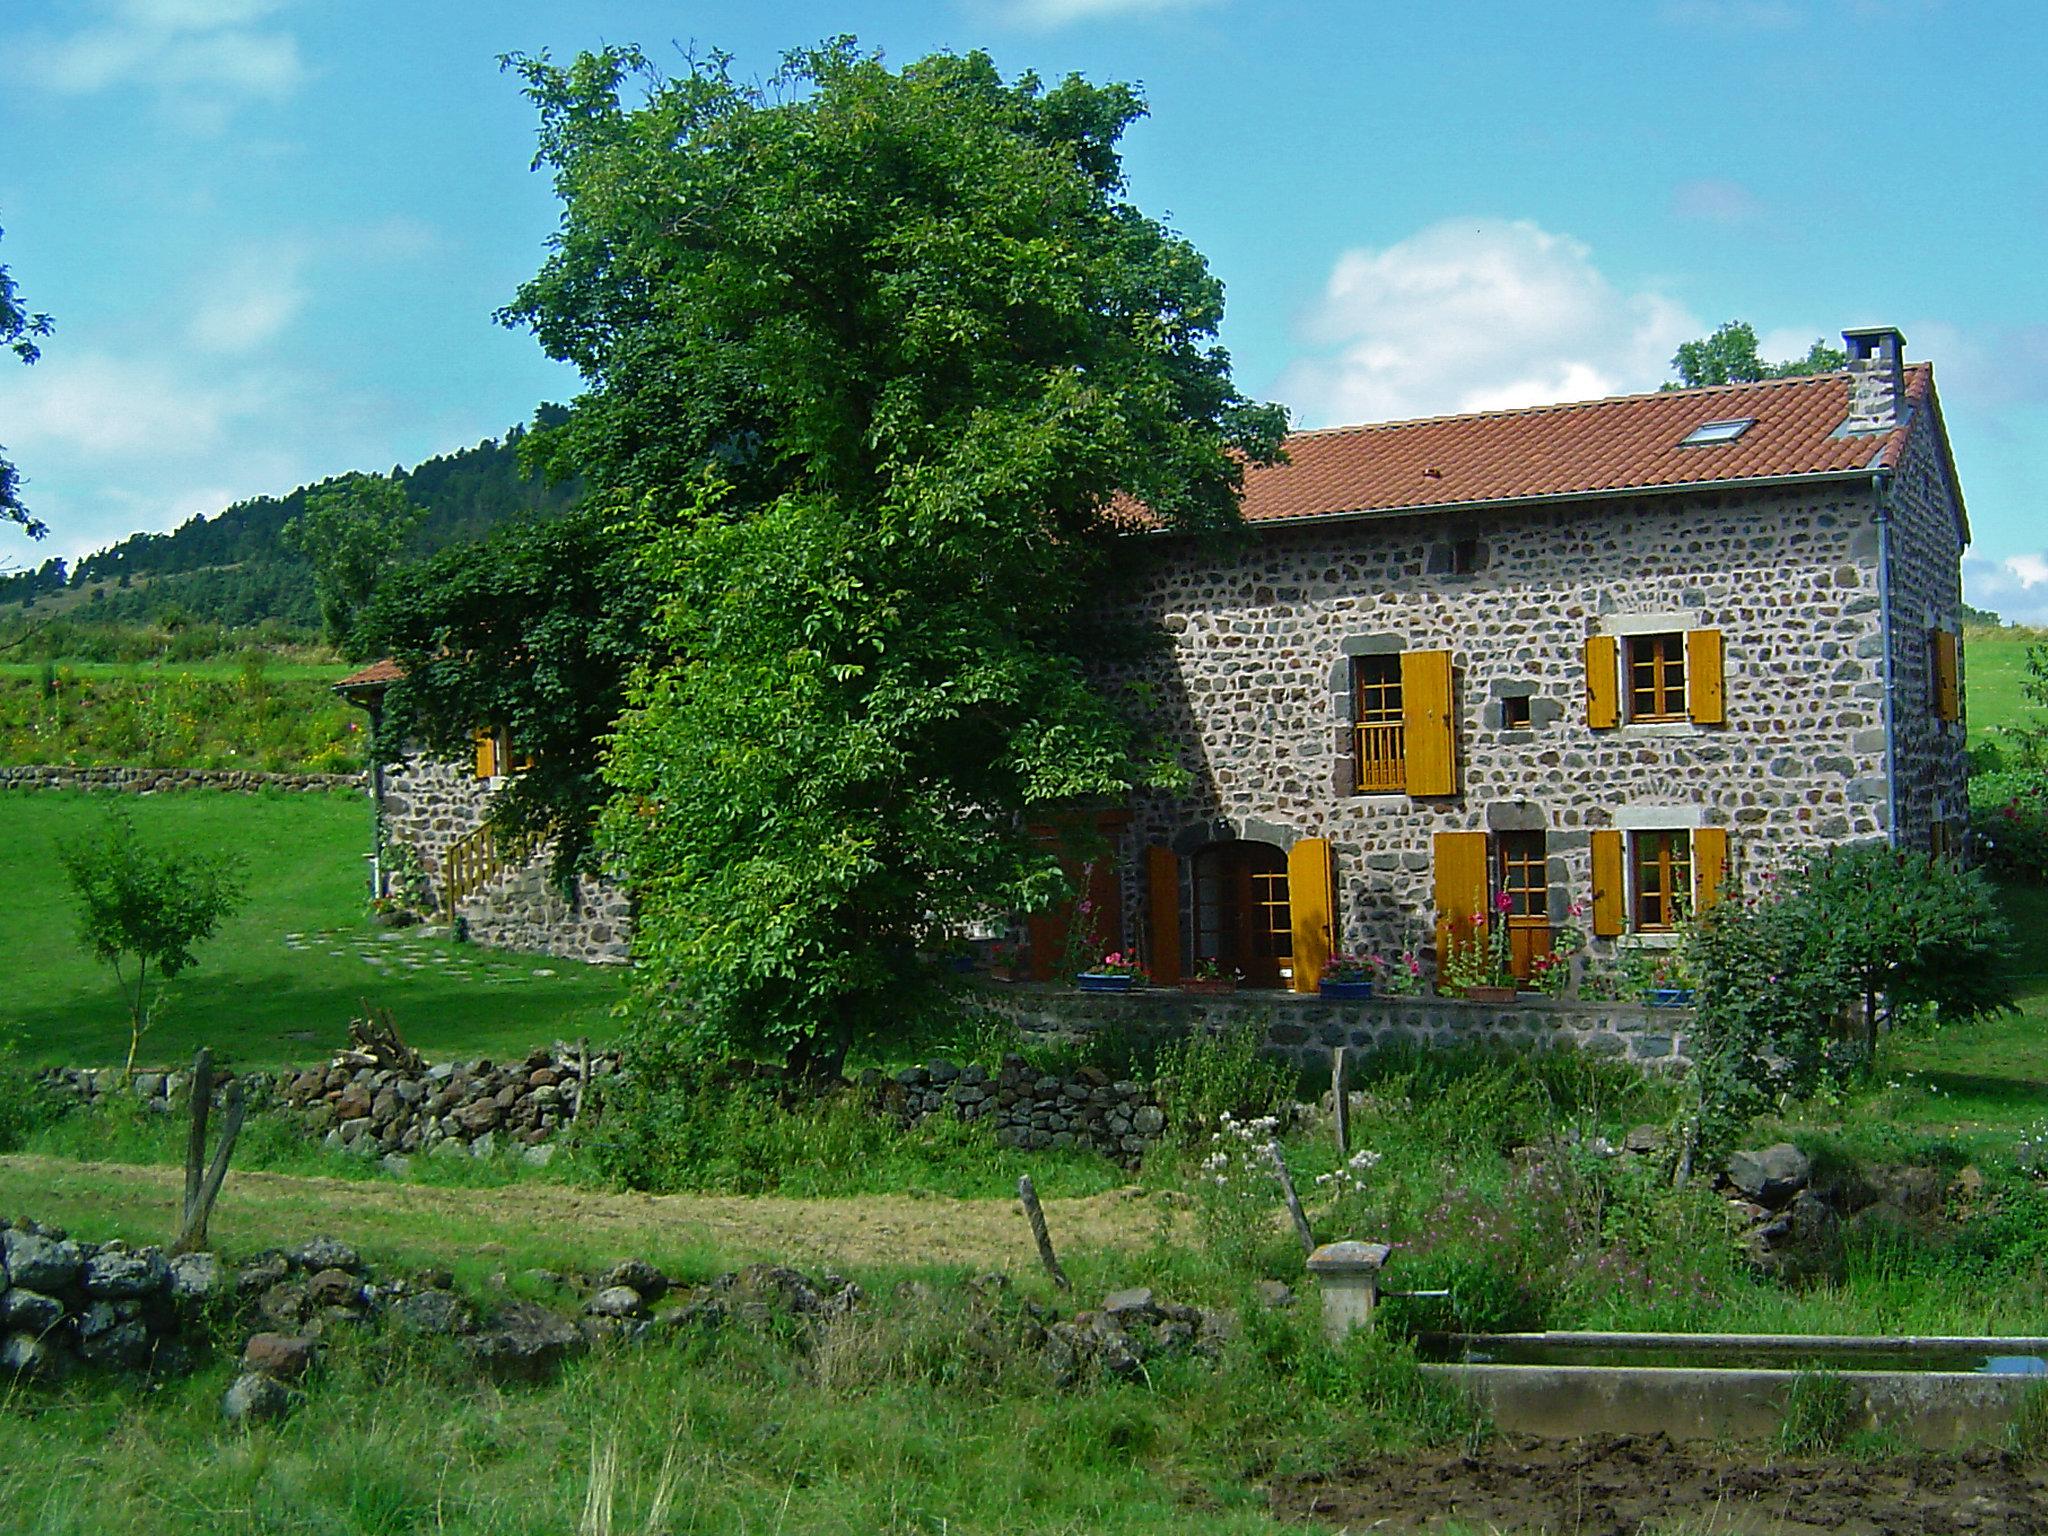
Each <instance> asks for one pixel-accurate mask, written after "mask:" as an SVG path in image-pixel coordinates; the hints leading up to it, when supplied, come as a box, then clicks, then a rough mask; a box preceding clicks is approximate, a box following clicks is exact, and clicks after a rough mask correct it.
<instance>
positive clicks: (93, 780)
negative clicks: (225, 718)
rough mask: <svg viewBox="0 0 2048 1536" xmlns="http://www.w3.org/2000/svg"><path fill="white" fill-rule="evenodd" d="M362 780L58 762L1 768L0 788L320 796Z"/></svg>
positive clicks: (346, 775)
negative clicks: (222, 791) (226, 791)
mask: <svg viewBox="0 0 2048 1536" xmlns="http://www.w3.org/2000/svg"><path fill="white" fill-rule="evenodd" d="M364 782H365V780H364V776H363V775H362V774H360V773H259V772H257V771H255V770H253V769H245V768H74V767H70V766H67V765H65V764H62V763H31V764H27V765H25V766H19V767H13V768H0V790H6V789H112V790H121V791H125V792H127V793H129V794H137V795H152V794H156V793H158V792H159V791H162V790H173V789H232V790H241V791H243V792H245V793H254V792H255V791H256V790H259V789H276V790H285V791H291V792H305V793H311V794H324V793H326V792H327V791H329V790H336V789H361V788H362V787H363V785H364Z"/></svg>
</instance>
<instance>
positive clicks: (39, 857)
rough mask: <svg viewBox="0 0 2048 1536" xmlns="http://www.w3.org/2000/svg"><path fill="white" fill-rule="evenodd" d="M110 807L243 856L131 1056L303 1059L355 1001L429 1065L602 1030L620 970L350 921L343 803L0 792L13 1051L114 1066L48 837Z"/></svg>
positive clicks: (337, 1038) (365, 842) (363, 837)
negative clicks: (214, 920) (380, 1015)
mask: <svg viewBox="0 0 2048 1536" xmlns="http://www.w3.org/2000/svg"><path fill="white" fill-rule="evenodd" d="M116 798H119V800H120V803H121V804H122V805H124V806H125V807H126V808H127V809H128V810H129V812H130V813H131V814H132V815H133V816H134V817H135V821H136V825H137V827H138V828H139V829H140V830H141V831H142V832H143V833H144V834H145V835H146V836H148V837H152V838H155V839H160V840H162V841H164V842H167V843H176V844H179V845H182V846H187V847H198V848H225V849H233V850H236V851H238V852H240V853H241V854H242V855H243V857H244V858H245V859H246V860H247V868H248V876H249V902H248V905H247V906H246V907H245V908H243V910H242V911H241V912H240V913H239V914H238V915H237V916H235V917H233V918H231V919H229V921H228V922H227V923H226V924H224V925H223V927H222V930H221V932H220V934H219V935H218V936H217V937H216V938H214V939H213V940H212V941H211V942H209V943H208V944H206V945H204V946H203V947H202V948H201V949H200V950H199V959H198V964H197V965H195V966H194V967H193V968H192V969H191V970H189V971H187V972H186V973H185V974H184V975H183V976H181V977H179V978H178V979H177V980H176V981H174V982H172V983H171V984H170V987H169V989H168V992H167V993H166V995H165V998H164V1001H163V1004H162V1006H161V1008H160V1010H159V1013H158V1022H157V1025H156V1027H155V1029H154V1030H153V1031H152V1032H151V1033H150V1035H149V1036H148V1037H147V1038H146V1039H145V1040H144V1042H143V1048H142V1059H143V1060H145V1061H149V1062H154V1063H159V1064H162V1063H174V1062H184V1061H186V1060H189V1059H190V1057H191V1055H192V1053H193V1051H194V1050H196V1049H197V1048H198V1047H199V1046H201V1045H210V1046H212V1047H213V1049H214V1051H215V1053H216V1055H220V1056H224V1057H225V1058H226V1059H228V1060H230V1061H234V1062H239V1063H242V1064H245V1065H252V1066H253V1065H277V1064H283V1063H293V1062H311V1061H316V1060H320V1059H322V1058H324V1057H325V1056H327V1055H328V1054H329V1053H330V1052H331V1051H333V1050H334V1049H335V1048H336V1047H337V1046H339V1045H340V1043H341V1042H342V1040H343V1038H344V1036H345V1033H346V1030H347V1025H348V1020H349V1019H350V1017H351V1016H352V1015H354V1014H356V1013H359V1012H360V1011H361V1008H362V1005H363V1004H364V1003H365V1002H367V1003H369V1004H370V1005H371V1006H373V1007H380V1008H389V1009H390V1010H391V1011H392V1013H393V1015H394V1016H395V1017H396V1018H397V1021H398V1025H399V1029H400V1030H401V1032H402V1033H403V1034H404V1035H405V1037H406V1039H408V1040H409V1041H410V1042H411V1043H412V1044H413V1045H415V1046H416V1047H418V1048H419V1049H420V1050H422V1051H424V1052H426V1053H427V1055H428V1056H430V1057H434V1058H443V1057H449V1056H474V1055H503V1054H507V1053H510V1052H514V1051H524V1050H528V1049H531V1048H532V1047H534V1046H536V1045H541V1044H545V1043H546V1042H548V1041H550V1040H553V1039H555V1038H557V1037H568V1038H574V1037H575V1036H577V1035H579V1034H589V1035H593V1036H599V1037H602V1036H604V1035H606V1034H607V1033H608V1032H609V1029H610V1017H609V1013H610V1009H611V1006H612V1004H613V1003H615V1002H616V1001H617V1000H618V999H619V997H620V996H621V994H622V992H623V989H624V982H625V976H624V973H623V972H622V971H621V970H618V969H610V968H603V967H596V966H586V965H579V964H577V963H576V962H574V961H569V960H556V959H552V958H549V957H545V956H529V955H514V954H508V953H506V952H504V951H499V950H488V949H482V948H478V947H475V946H471V945H458V944H454V943H452V942H449V941H445V940H426V939H421V938H418V937H416V936H414V935H413V934H411V933H409V932H407V931H406V930H402V929H396V930H395V929H385V928H379V927H376V926H374V925H373V924H371V923H370V922H368V921H367V920H366V919H365V917H364V915H363V905H364V896H365V894H366V888H365V887H366V881H365V872H364V862H363V861H364V855H365V854H367V853H368V851H369V847H370V811H369V806H368V803H367V802H366V800H365V799H364V797H362V796H361V795H354V794H331V795H296V794H262V795H239V794H228V793H214V792H208V791H191V792H187V793H183V794H176V795H153V796H146V797H145V796H125V797H114V796H106V795H89V794H84V793H55V792H27V791H20V792H12V793H7V794H0V889H4V890H6V891H7V892H8V893H9V895H10V896H11V898H12V899H13V901H14V903H15V906H14V912H15V915H14V917H13V919H12V920H11V921H10V922H9V923H8V924H7V925H6V928H5V930H4V935H0V978H4V991H0V1034H8V1033H12V1034H18V1035H19V1036H20V1039H21V1046H22V1050H23V1053H24V1055H25V1056H26V1058H27V1059H29V1060H31V1061H35V1062H58V1063H64V1064H67V1065H75V1066H90V1065H99V1064H108V1065H119V1063H120V1062H121V1060H122V1059H123V1057H124V1055H125V1054H126V1050H127V1021H126V1014H125V1012H124V1010H123V1008H122V1004H121V999H120V997H119V995H118V994H117V992H116V991H115V988H114V983H113V978H112V977H111V976H110V975H109V974H108V973H107V971H106V969H105V968H104V967H102V966H99V965H96V964H95V963H94V962H93V961H91V960H90V959H89V958H88V957H87V956H86V955H85V953H84V952H83V951H82V950H80V948H79V947H78V944H77V942H76V939H75V936H74V917H73V910H72V907H71V902H70V897H69V893H68V890H67V888H66V886H65V884H64V878H63V873H62V871H61V869H60V868H59V866H58V862H57V845H58V843H59V842H60V841H61V840H62V839H65V838H68V837H74V836H77V835H78V834H80V833H82V832H85V831H88V830H90V829H91V828H92V827H93V826H94V825H95V824H96V822H97V819H98V818H99V817H100V816H101V815H102V814H104V812H105V810H106V808H107V806H108V804H109V803H110V802H111V801H113V800H115V799H116Z"/></svg>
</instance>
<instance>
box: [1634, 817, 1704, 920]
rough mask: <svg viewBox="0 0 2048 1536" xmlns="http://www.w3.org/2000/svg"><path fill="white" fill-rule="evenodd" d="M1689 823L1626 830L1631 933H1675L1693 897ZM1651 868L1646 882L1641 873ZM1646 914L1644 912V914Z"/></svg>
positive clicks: (1691, 849) (1690, 830)
mask: <svg viewBox="0 0 2048 1536" xmlns="http://www.w3.org/2000/svg"><path fill="white" fill-rule="evenodd" d="M1693 858H1694V855H1693V846H1692V829H1691V828H1689V827H1655V828H1644V829H1642V830H1639V831H1634V832H1631V833H1629V834H1628V916H1629V931H1630V932H1632V933H1675V932H1676V931H1677V929H1678V919H1679V917H1680V915H1681V913H1682V912H1683V911H1685V910H1689V909H1690V907H1691V905H1692V901H1693V889H1692V880H1693ZM1646 871H1654V873H1655V876H1656V878H1655V881H1654V882H1653V883H1651V884H1646V882H1645V880H1644V878H1643V877H1644V874H1645V873H1646ZM1646 914H1648V915H1646Z"/></svg>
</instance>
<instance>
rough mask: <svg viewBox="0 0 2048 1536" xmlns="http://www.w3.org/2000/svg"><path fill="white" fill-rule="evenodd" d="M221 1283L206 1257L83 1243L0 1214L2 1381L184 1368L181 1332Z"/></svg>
mask: <svg viewBox="0 0 2048 1536" xmlns="http://www.w3.org/2000/svg"><path fill="white" fill-rule="evenodd" d="M225 1283H226V1281H225V1279H224V1277H223V1274H222V1271H221V1266H220V1263H219V1261H218V1260H217V1259H216V1258H215V1257H214V1256H213V1255H212V1254H210V1253H188V1254H181V1255H180V1256H178V1257H177V1258H175V1259H167V1258H165V1257H164V1254H163V1250H162V1249H159V1248H130V1247H128V1246H127V1244H125V1243H119V1242H114V1243H83V1242H77V1241H74V1240H73V1239H72V1238H70V1237H68V1236H66V1235H65V1233H64V1232H63V1230H62V1229H61V1228H57V1227H46V1226H43V1225H40V1224H39V1223H37V1222H33V1221H23V1222H9V1221H7V1220H6V1219H5V1218H0V1380H4V1379H7V1378H12V1377H21V1376H26V1377H30V1378H32V1379H39V1380H47V1379H53V1378H57V1377H61V1376H63V1375H65V1374H67V1373H68V1372H69V1371H70V1370H71V1369H72V1368H73V1367H74V1366H76V1365H79V1364H81V1363H82V1364H86V1365H96V1366H103V1367H109V1368H114V1369H120V1370H146V1369H151V1368H156V1369H164V1368H170V1369H182V1368H184V1367H185V1366H187V1365H189V1364H190V1363H191V1362H192V1359H193V1353H192V1351H191V1349H190V1347H189V1346H188V1345H187V1344H186V1342H185V1341H184V1339H183V1338H182V1337H181V1335H183V1334H184V1333H185V1332H186V1331H187V1330H188V1329H189V1328H190V1326H191V1325H193V1324H194V1323H196V1322H197V1321H198V1319H199V1316H200V1314H201V1313H202V1312H204V1311H205V1309H206V1308H207V1306H208V1305H209V1303H211V1302H212V1301H213V1300H214V1299H215V1298H216V1297H218V1296H219V1295H220V1294H221V1293H222V1289H223V1286H224V1285H225Z"/></svg>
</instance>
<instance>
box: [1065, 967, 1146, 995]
mask: <svg viewBox="0 0 2048 1536" xmlns="http://www.w3.org/2000/svg"><path fill="white" fill-rule="evenodd" d="M1136 980H1137V978H1136V977H1135V976H1116V975H1111V974H1108V973H1106V972H1103V971H1083V972H1082V973H1081V974H1080V975H1078V976H1076V977H1075V978H1074V985H1076V986H1077V987H1079V988H1080V989H1081V990H1082V991H1083V992H1128V991H1130V990H1131V984H1132V983H1133V982H1135V981H1136Z"/></svg>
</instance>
